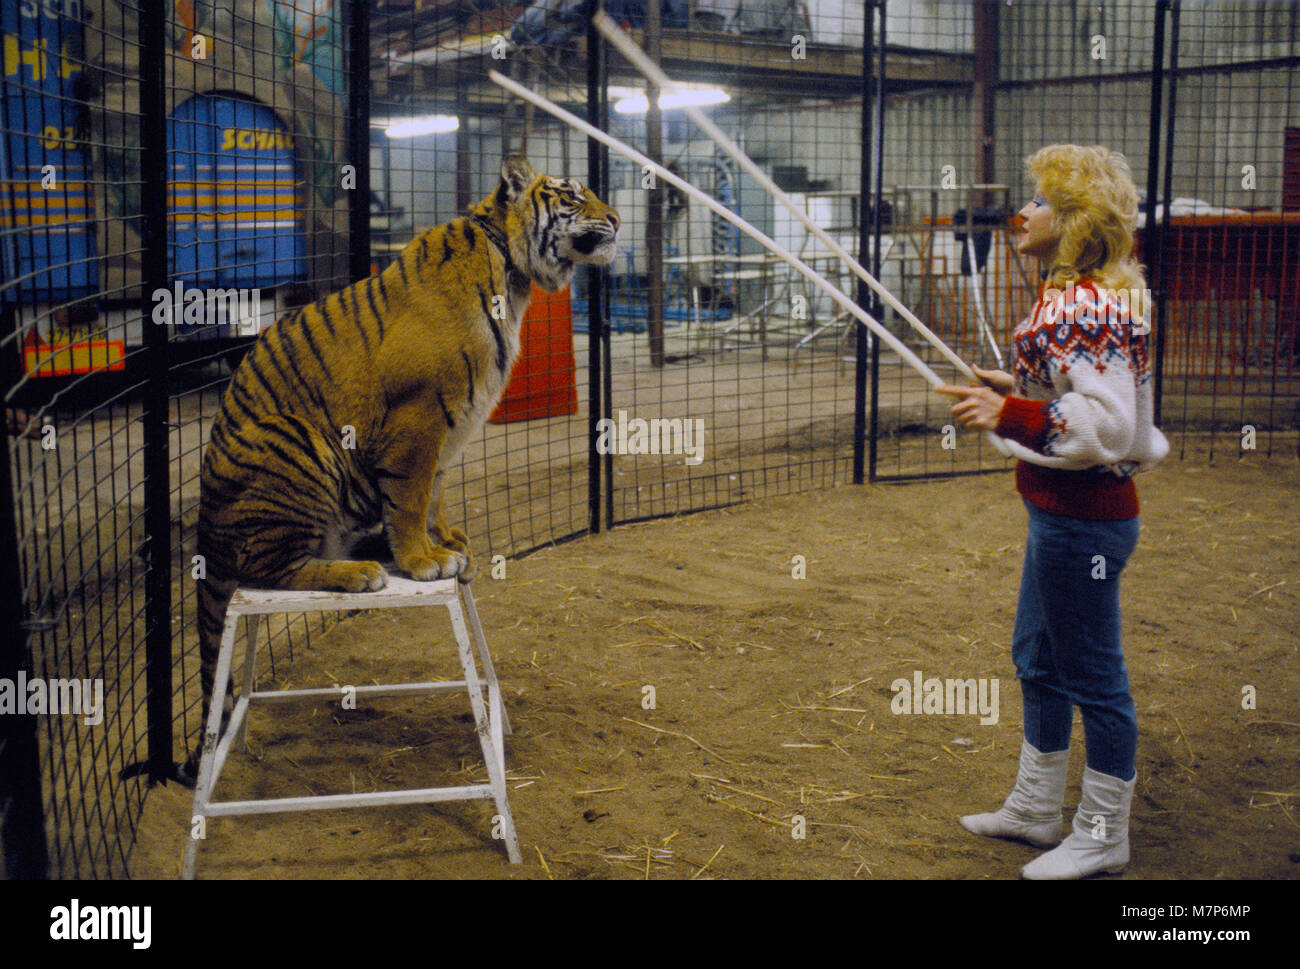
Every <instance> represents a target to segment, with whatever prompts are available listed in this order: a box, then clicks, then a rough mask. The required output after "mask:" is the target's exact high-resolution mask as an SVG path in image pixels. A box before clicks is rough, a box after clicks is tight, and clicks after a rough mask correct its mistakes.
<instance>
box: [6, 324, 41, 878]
mask: <svg viewBox="0 0 1300 969" xmlns="http://www.w3.org/2000/svg"><path fill="white" fill-rule="evenodd" d="M3 321H4V322H3V330H2V331H0V336H4V337H5V338H6V343H8V338H9V337H10V335H13V336H14V337H16V336H17V328H18V319H17V313H16V312H15V310H14V307H13V304H6V305H5V308H4V316H3ZM16 344H17V341H16V339H15V340H14V341H13V345H6V346H4V348H3V349H4V352H5V354H6V360H5V366H4V368H3V376H4V380H5V388H4V390H5V392H4V403H5V404H6V405H7V404H9V403H10V402H11V399H12V394H13V383H14V381H15V379H16V377H17V374H16V373H15V370H16V368H15V367H11V366H10V365H9V363H10V359H11V358H10V357H9V355H10V354H12V355H15V357H16V354H17V353H18V346H17V345H16ZM14 446H15V444H14V439H13V438H9V439H8V440H6V441H5V442H3V444H0V615H4V616H8V617H9V621H10V624H11V631H10V633H9V634H8V635H6V636H0V677H4V678H6V679H8V680H9V681H10V682H11V683H16V682H17V680H18V673H19V671H20V670H21V671H25V672H26V673H27V674H29V675H30V674H31V673H32V672H33V670H32V656H31V649H30V646H29V642H28V638H27V629H26V625H27V624H26V623H22V625H21V626H20V627H19V629H14V628H13V626H15V625H17V620H18V619H19V618H20V617H22V616H25V615H26V610H25V608H24V606H23V587H22V573H21V571H20V570H19V568H18V525H17V521H16V519H15V514H16V509H17V506H16V505H15V503H14V495H13V477H12V474H13V469H12V467H11V462H12V455H11V448H13V447H14ZM20 630H21V631H20ZM0 809H3V812H4V813H3V823H2V824H0V846H3V848H4V876H5V877H6V878H23V879H33V878H46V877H48V875H49V865H50V857H49V849H48V848H47V846H46V843H45V818H44V808H43V799H42V796H41V763H40V743H39V741H38V740H37V736H36V715H35V714H31V713H28V714H24V715H23V716H17V715H10V716H4V717H0Z"/></svg>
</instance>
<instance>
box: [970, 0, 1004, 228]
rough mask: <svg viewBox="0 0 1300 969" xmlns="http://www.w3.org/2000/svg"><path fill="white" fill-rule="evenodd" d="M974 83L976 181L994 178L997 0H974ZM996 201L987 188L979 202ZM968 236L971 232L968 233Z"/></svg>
mask: <svg viewBox="0 0 1300 969" xmlns="http://www.w3.org/2000/svg"><path fill="white" fill-rule="evenodd" d="M974 6H975V9H974V10H973V11H972V13H973V14H974V21H975V22H974V32H975V84H974V88H973V91H972V94H973V98H972V100H973V102H974V112H973V114H974V117H975V181H976V182H979V183H980V184H983V185H989V184H991V183H992V182H993V163H994V154H993V124H994V107H995V99H994V95H993V91H994V87H995V86H996V84H997V80H998V5H997V2H996V0H975V4H974ZM992 204H993V193H992V192H990V191H988V190H985V191H984V192H983V193H982V195H981V197H980V205H982V206H984V207H986V208H987V207H988V206H990V205H992ZM967 238H968V239H969V238H970V236H967Z"/></svg>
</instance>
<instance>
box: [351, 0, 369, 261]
mask: <svg viewBox="0 0 1300 969" xmlns="http://www.w3.org/2000/svg"><path fill="white" fill-rule="evenodd" d="M348 53H349V55H350V57H351V60H350V61H349V62H348V135H347V137H348V154H349V155H350V156H351V158H350V159H349V161H350V163H351V164H352V166H353V167H354V168H355V169H356V179H357V181H356V189H355V190H354V191H353V192H352V195H351V199H350V204H349V205H348V238H349V245H350V251H349V254H348V281H349V282H355V281H356V280H358V279H364V278H365V277H367V276H369V275H370V5H369V3H367V2H366V0H352V4H351V13H350V16H349V18H348Z"/></svg>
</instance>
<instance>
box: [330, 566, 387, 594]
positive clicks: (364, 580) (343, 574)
mask: <svg viewBox="0 0 1300 969" xmlns="http://www.w3.org/2000/svg"><path fill="white" fill-rule="evenodd" d="M330 568H331V579H332V580H333V582H334V588H338V589H342V590H343V591H344V592H378V591H379V590H380V589H382V588H384V586H386V585H388V573H387V572H386V571H384V567H383V566H382V565H380V564H379V563H378V562H332V563H330Z"/></svg>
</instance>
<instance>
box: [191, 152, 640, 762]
mask: <svg viewBox="0 0 1300 969" xmlns="http://www.w3.org/2000/svg"><path fill="white" fill-rule="evenodd" d="M618 229H619V216H618V213H617V212H616V211H615V210H614V209H612V208H611V207H609V206H608V205H606V204H604V203H603V202H601V201H600V200H599V199H598V198H596V196H595V195H594V194H593V193H592V192H591V190H590V189H587V188H585V187H584V186H582V185H580V184H579V183H578V182H576V181H573V180H572V179H567V178H551V177H548V176H544V175H539V174H536V173H535V172H534V171H533V169H532V167H531V166H530V165H529V164H528V162H527V161H526V160H524V159H523V158H520V157H517V156H516V157H511V158H507V159H506V160H505V161H504V162H503V163H502V166H501V180H500V182H499V184H498V185H497V187H496V189H495V191H493V192H492V193H491V194H490V195H489V196H488V197H487V198H485V199H484V200H483V201H481V202H479V203H478V204H477V205H474V206H472V207H471V208H470V209H469V210H468V212H467V213H466V214H465V215H462V216H460V217H458V218H455V219H452V220H451V221H450V222H447V223H444V224H443V225H440V226H436V227H434V228H432V229H430V230H428V231H427V232H425V233H423V234H422V235H420V236H418V237H417V238H416V239H415V240H414V241H412V242H411V244H410V245H408V246H407V247H406V248H405V249H403V250H402V253H401V255H400V256H399V257H398V258H397V260H396V261H395V262H394V263H393V264H392V265H391V266H389V267H388V268H387V269H385V270H384V271H383V272H382V273H380V274H379V275H377V276H371V277H369V278H367V279H363V280H361V281H360V282H357V283H354V284H353V285H351V286H349V287H347V288H346V289H343V290H341V291H340V292H337V293H332V294H331V295H329V296H327V297H325V298H324V299H322V300H319V301H317V302H315V303H312V304H311V305H309V306H305V307H303V308H301V309H299V310H297V311H295V312H293V313H291V314H289V315H287V316H285V317H282V318H281V319H279V320H278V321H276V323H275V324H274V325H272V326H270V327H268V328H267V329H266V330H265V331H263V333H262V334H261V336H260V337H259V339H258V340H257V342H256V343H255V344H254V345H253V347H252V348H251V349H250V350H249V352H248V354H247V356H245V358H244V360H243V361H242V363H241V364H240V366H239V367H238V369H237V370H236V371H235V374H234V376H233V377H232V378H231V380H230V384H229V386H228V387H227V389H226V392H225V396H224V398H223V400H222V404H221V409H220V411H219V413H218V414H217V417H216V420H215V422H214V424H213V426H212V433H211V438H210V441H209V444H208V447H207V450H206V452H205V453H204V455H203V463H202V470H201V473H200V502H199V522H198V553H199V554H200V555H202V556H203V559H204V563H205V567H206V578H205V579H204V580H203V581H201V582H200V583H199V592H198V622H199V642H200V663H201V668H200V672H201V680H202V688H203V699H204V702H203V724H204V727H205V728H206V724H207V711H208V704H209V700H210V698H211V696H212V689H213V679H214V677H215V674H216V662H217V654H218V649H219V646H220V638H221V632H222V628H223V626H224V624H225V614H226V607H227V605H228V604H229V602H230V597H231V596H232V595H233V594H234V590H235V588H236V587H237V586H238V585H240V584H244V585H248V586H253V587H260V588H273V589H325V590H341V591H347V592H361V591H367V590H375V589H381V588H383V587H384V585H385V584H386V582H387V575H386V572H385V570H384V568H383V566H381V565H380V563H379V562H378V561H352V560H348V559H347V558H346V556H347V555H348V554H349V552H350V551H351V550H352V548H353V546H354V543H356V542H357V541H358V540H359V539H364V538H367V537H374V536H376V534H377V533H380V532H381V531H382V536H383V537H384V538H386V539H387V544H388V549H389V550H390V552H391V555H392V557H393V561H394V562H395V563H396V565H397V568H399V569H400V570H402V571H403V572H405V573H406V574H408V575H410V576H411V577H412V578H414V579H420V580H433V579H440V578H448V577H451V576H459V577H460V579H461V581H469V580H470V578H472V576H473V571H474V569H473V565H472V560H471V557H470V553H469V543H468V539H467V538H466V536H465V533H464V532H463V531H461V530H460V529H457V528H450V527H448V526H447V523H446V520H445V518H444V516H443V511H442V481H443V472H444V470H445V469H446V468H448V467H450V466H452V465H453V464H454V462H455V461H456V459H457V458H458V457H459V455H460V453H461V451H462V449H463V448H464V446H465V443H466V441H467V439H468V438H469V437H470V435H471V434H473V433H474V432H475V431H476V430H477V429H478V428H479V427H480V426H481V425H482V424H483V422H484V420H485V419H486V417H487V415H488V413H489V411H490V410H491V408H492V407H493V406H494V405H495V403H496V402H497V400H498V398H499V397H500V395H501V391H502V390H503V388H504V386H505V383H506V380H507V377H508V375H509V373H510V369H511V366H512V365H513V364H514V362H515V358H516V357H517V356H518V353H519V328H520V324H521V322H522V317H523V313H524V310H525V309H526V308H527V306H528V301H529V297H530V294H531V284H532V283H534V282H536V283H537V284H538V285H539V286H541V287H542V288H543V289H545V290H548V291H551V292H554V291H556V290H559V289H562V288H563V287H565V286H567V285H568V284H569V282H570V280H571V279H572V276H573V272H574V266H575V264H577V263H590V264H597V265H603V264H607V263H609V262H611V261H612V260H613V258H614V255H615V252H616V246H617V238H618ZM349 444H350V445H352V446H348V445H349ZM430 528H431V529H432V531H433V536H432V537H430V534H429V529H430ZM372 544H373V543H372ZM372 554H373V553H372ZM227 695H228V696H229V693H228V694H227ZM230 709H231V707H230V706H229V701H227V705H226V709H225V711H224V712H225V713H227V714H228V713H229V710H230ZM199 753H200V751H199V750H198V749H196V750H194V751H193V752H192V753H191V754H190V756H189V759H188V760H187V761H186V762H185V764H184V765H179V767H178V771H177V776H178V778H179V779H181V780H182V781H185V782H186V783H193V782H194V780H196V778H197V773H198V765H199Z"/></svg>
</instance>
